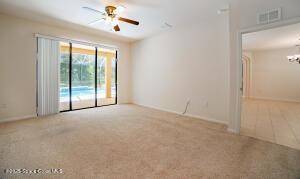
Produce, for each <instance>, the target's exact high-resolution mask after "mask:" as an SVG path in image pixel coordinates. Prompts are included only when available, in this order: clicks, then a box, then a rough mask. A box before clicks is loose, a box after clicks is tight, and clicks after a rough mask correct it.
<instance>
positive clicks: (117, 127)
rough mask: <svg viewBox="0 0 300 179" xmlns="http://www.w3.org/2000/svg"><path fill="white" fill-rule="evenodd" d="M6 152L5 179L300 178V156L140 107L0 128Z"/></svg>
mask: <svg viewBox="0 0 300 179" xmlns="http://www.w3.org/2000/svg"><path fill="white" fill-rule="evenodd" d="M0 146H1V148H0V178H12V177H16V176H19V177H22V178H24V177H28V178H29V177H34V178H51V177H53V178H251V179H252V178H280V179H282V178H300V151H299V150H294V149H291V148H288V147H285V146H280V145H277V144H272V143H268V142H264V141H260V140H256V139H253V138H250V137H243V136H236V135H233V134H229V133H226V132H225V130H224V126H222V125H218V124H213V123H208V122H205V121H201V120H199V119H192V118H187V117H180V116H176V115H174V114H170V113H166V112H160V111H156V110H153V109H148V108H143V107H139V106H134V105H120V106H110V107H104V108H95V109H89V110H82V111H75V112H69V113H62V114H59V115H55V116H49V117H46V118H43V119H39V120H37V119H30V120H23V121H18V122H13V123H5V124H0ZM22 168H25V169H28V170H33V169H42V170H44V171H47V169H52V168H58V169H62V170H63V174H31V175H29V174H5V173H4V172H3V171H4V169H22Z"/></svg>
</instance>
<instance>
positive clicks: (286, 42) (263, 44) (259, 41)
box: [243, 23, 300, 51]
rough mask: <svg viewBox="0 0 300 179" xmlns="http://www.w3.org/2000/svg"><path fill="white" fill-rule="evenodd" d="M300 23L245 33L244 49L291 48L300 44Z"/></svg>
mask: <svg viewBox="0 0 300 179" xmlns="http://www.w3.org/2000/svg"><path fill="white" fill-rule="evenodd" d="M299 39H300V23H299V24H293V25H288V26H284V27H279V28H274V29H269V30H264V31H259V32H253V33H248V34H244V35H243V50H246V51H259V50H269V49H279V48H290V47H295V46H296V45H297V44H300V40H299Z"/></svg>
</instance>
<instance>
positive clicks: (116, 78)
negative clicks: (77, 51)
mask: <svg viewBox="0 0 300 179" xmlns="http://www.w3.org/2000/svg"><path fill="white" fill-rule="evenodd" d="M72 49H73V45H72V42H69V53H70V54H69V109H68V110H62V111H60V112H61V113H63V112H70V111H79V110H83V109H91V108H98V107H105V106H112V105H117V104H118V50H115V54H116V56H115V58H116V59H115V61H116V64H115V66H116V67H115V68H116V69H115V90H116V96H115V103H114V104H107V105H101V106H98V99H97V97H98V84H97V82H98V47H97V46H95V71H94V72H95V106H91V107H85V108H79V109H73V106H72V104H73V103H72V58H73V57H72V55H73V52H72Z"/></svg>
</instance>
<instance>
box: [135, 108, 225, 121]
mask: <svg viewBox="0 0 300 179" xmlns="http://www.w3.org/2000/svg"><path fill="white" fill-rule="evenodd" d="M132 104H135V105H138V106H142V107H147V108H152V109H156V110H159V111H164V112H169V113H173V114H177V115H181V116H187V117H192V118H196V119H201V120H204V121H208V122H214V123H219V124H225V125H228V123H227V122H225V121H220V120H217V119H212V118H208V117H202V116H199V115H194V114H184V115H183V114H182V113H181V112H178V111H173V110H169V109H164V108H159V107H156V106H151V105H145V104H138V103H132Z"/></svg>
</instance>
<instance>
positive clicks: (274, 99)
mask: <svg viewBox="0 0 300 179" xmlns="http://www.w3.org/2000/svg"><path fill="white" fill-rule="evenodd" d="M248 99H257V100H269V101H283V102H292V103H300V101H299V100H291V99H280V98H268V97H257V96H250V97H248Z"/></svg>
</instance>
